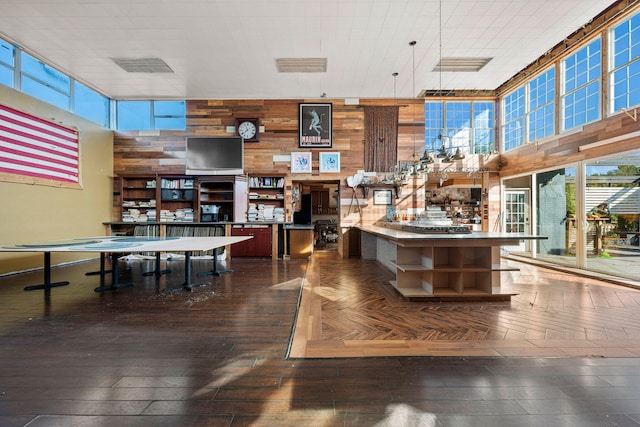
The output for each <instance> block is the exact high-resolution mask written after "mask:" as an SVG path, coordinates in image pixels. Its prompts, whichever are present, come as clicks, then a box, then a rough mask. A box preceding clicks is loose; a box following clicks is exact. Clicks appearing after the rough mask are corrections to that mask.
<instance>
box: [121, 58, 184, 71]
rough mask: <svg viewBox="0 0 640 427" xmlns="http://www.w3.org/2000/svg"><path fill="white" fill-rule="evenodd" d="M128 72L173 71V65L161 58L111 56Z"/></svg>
mask: <svg viewBox="0 0 640 427" xmlns="http://www.w3.org/2000/svg"><path fill="white" fill-rule="evenodd" d="M111 60H112V61H113V62H115V63H116V65H117V66H118V67H120V68H122V69H123V70H125V71H126V72H127V73H173V70H172V69H171V67H169V66H168V65H167V63H166V62H164V61H163V60H162V59H160V58H111Z"/></svg>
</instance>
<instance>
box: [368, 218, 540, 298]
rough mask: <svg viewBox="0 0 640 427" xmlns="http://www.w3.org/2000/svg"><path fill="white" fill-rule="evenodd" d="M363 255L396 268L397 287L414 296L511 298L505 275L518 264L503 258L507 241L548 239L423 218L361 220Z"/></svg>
mask: <svg viewBox="0 0 640 427" xmlns="http://www.w3.org/2000/svg"><path fill="white" fill-rule="evenodd" d="M358 228H359V229H360V231H361V237H360V238H361V256H362V258H363V259H375V260H377V261H379V262H380V263H381V264H383V265H384V266H385V267H387V268H388V269H389V270H391V271H392V272H394V273H395V275H396V279H395V280H393V281H391V284H392V285H393V286H394V288H395V289H396V290H397V291H398V292H399V293H400V294H401V295H403V296H404V297H405V298H407V299H409V300H426V299H429V300H432V299H436V300H447V301H455V300H465V301H467V300H470V299H476V300H510V299H511V296H512V295H514V294H511V293H503V292H501V289H500V276H501V273H502V272H504V271H517V269H516V268H513V267H510V266H508V265H505V264H501V263H500V248H501V247H502V246H517V245H518V243H519V241H520V240H533V239H545V237H539V236H531V235H526V234H522V233H501V232H500V233H498V232H478V231H470V230H464V229H460V228H457V227H452V228H450V229H447V228H446V227H445V228H438V229H432V228H430V227H422V226H421V225H420V224H418V223H384V222H383V223H378V224H375V225H360V226H358Z"/></svg>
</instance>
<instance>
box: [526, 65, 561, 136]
mask: <svg viewBox="0 0 640 427" xmlns="http://www.w3.org/2000/svg"><path fill="white" fill-rule="evenodd" d="M527 89H528V92H529V102H528V109H527V117H528V119H527V123H528V129H529V132H528V141H535V140H538V139H542V138H544V137H547V136H550V135H553V134H554V131H555V96H556V71H555V68H554V67H551V68H550V69H548V70H547V71H545V72H544V73H542V74H541V75H540V76H538V77H536V78H535V79H533V80H531V81H530V82H529V83H528V84H527Z"/></svg>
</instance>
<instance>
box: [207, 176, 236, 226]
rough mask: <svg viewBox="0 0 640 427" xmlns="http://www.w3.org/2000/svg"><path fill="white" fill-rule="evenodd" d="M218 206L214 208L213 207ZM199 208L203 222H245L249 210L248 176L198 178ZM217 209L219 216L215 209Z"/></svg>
mask: <svg viewBox="0 0 640 427" xmlns="http://www.w3.org/2000/svg"><path fill="white" fill-rule="evenodd" d="M214 206H215V207H217V209H216V208H213V207H214ZM198 208H199V212H200V216H199V218H200V221H202V222H216V221H220V222H244V221H246V217H245V215H246V212H247V178H246V177H244V176H215V177H200V178H199V179H198ZM216 210H217V217H216V216H215V215H214V214H213V211H216Z"/></svg>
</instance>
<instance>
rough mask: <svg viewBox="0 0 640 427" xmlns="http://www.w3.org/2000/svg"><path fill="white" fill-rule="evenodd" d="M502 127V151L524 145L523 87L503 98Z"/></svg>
mask: <svg viewBox="0 0 640 427" xmlns="http://www.w3.org/2000/svg"><path fill="white" fill-rule="evenodd" d="M502 104H503V111H504V112H503V115H504V125H503V126H502V140H503V141H504V142H503V144H504V150H505V151H507V150H511V149H513V148H516V147H519V146H521V145H522V144H524V129H525V128H524V119H525V113H524V111H525V108H524V107H525V103H524V86H520V87H519V88H518V89H516V90H514V91H513V92H511V93H510V94H508V95H507V96H505V97H504V99H503V101H502Z"/></svg>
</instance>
